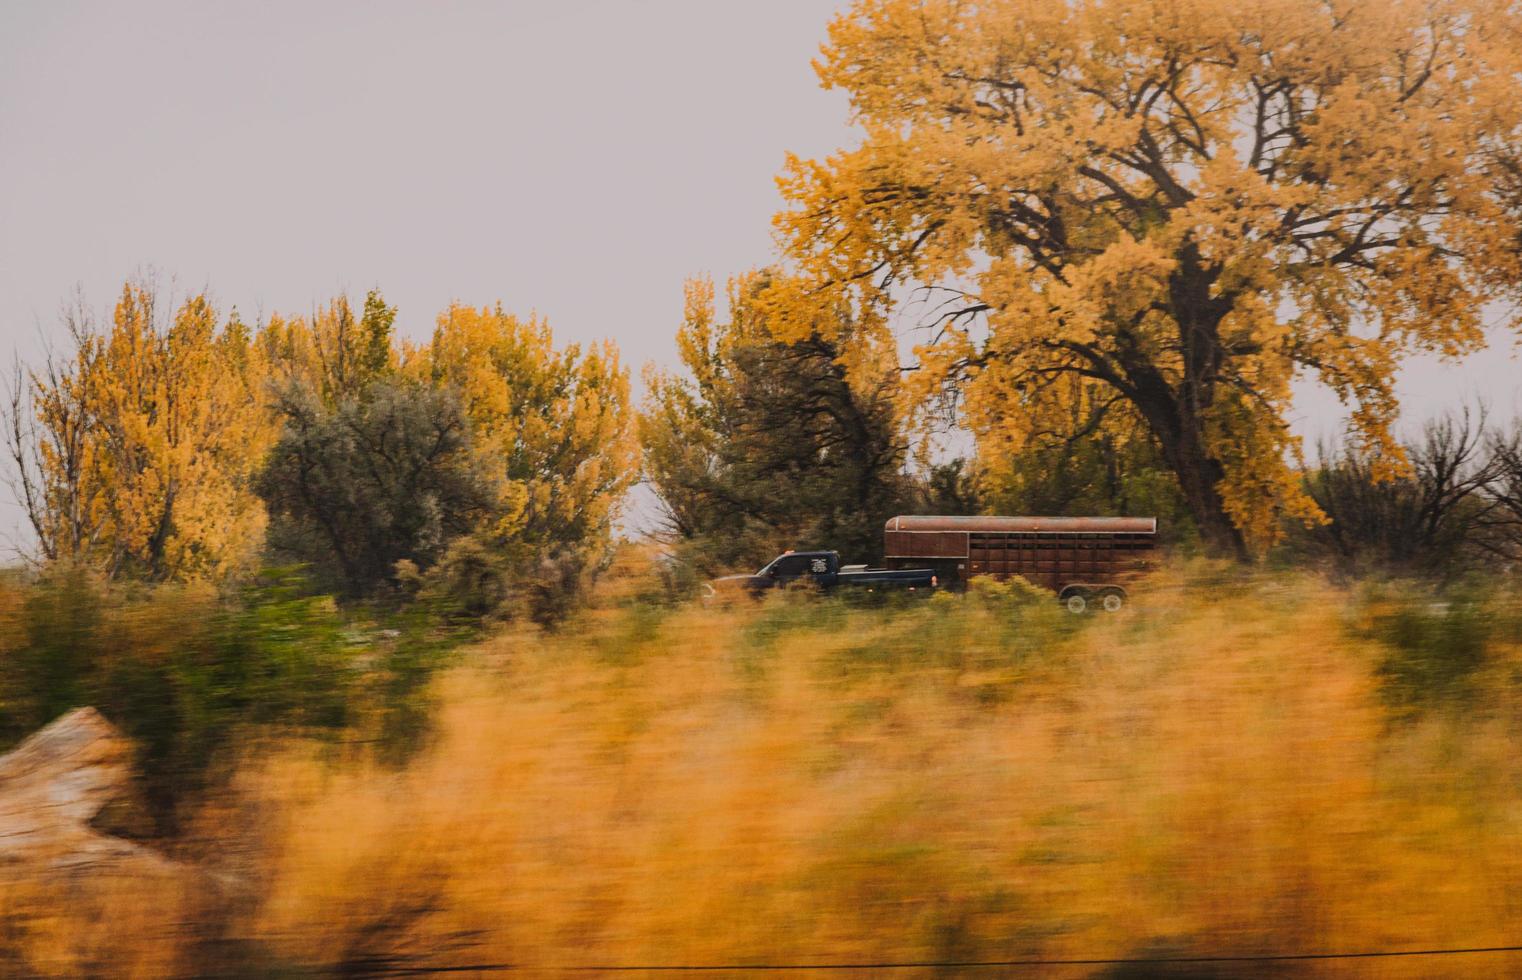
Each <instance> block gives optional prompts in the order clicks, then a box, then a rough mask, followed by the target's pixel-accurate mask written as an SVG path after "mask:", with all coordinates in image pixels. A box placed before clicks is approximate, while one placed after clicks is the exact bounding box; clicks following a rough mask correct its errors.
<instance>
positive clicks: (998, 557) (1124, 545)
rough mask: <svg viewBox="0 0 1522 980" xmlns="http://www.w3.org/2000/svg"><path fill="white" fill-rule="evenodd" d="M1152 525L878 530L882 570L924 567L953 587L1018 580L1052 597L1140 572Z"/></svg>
mask: <svg viewBox="0 0 1522 980" xmlns="http://www.w3.org/2000/svg"><path fill="white" fill-rule="evenodd" d="M1156 540H1157V519H1156V518H1153V517H950V516H946V517H942V516H924V515H915V516H900V517H894V518H890V519H889V520H888V522H887V525H886V526H885V527H884V534H883V545H884V547H883V550H884V557H885V558H886V560H887V564H888V566H889V567H890V568H895V567H899V568H902V567H906V566H907V565H908V564H910V563H912V562H916V561H917V562H921V563H923V562H924V561H925V560H927V559H930V560H932V561H933V562H934V563H935V565H936V567H937V568H939V569H941V570H942V571H943V573H944V574H945V575H947V576H949V577H951V578H953V579H956V580H962V581H965V580H966V579H969V578H972V577H973V576H976V575H990V576H993V577H995V578H1005V577H1007V576H1010V575H1020V576H1023V577H1024V578H1027V579H1029V580H1031V581H1033V582H1035V583H1037V584H1038V585H1043V586H1046V587H1047V588H1050V589H1053V590H1055V591H1058V592H1060V591H1061V590H1062V589H1063V588H1065V587H1067V586H1070V585H1074V584H1079V583H1082V584H1088V585H1104V584H1114V583H1116V582H1117V581H1119V580H1120V579H1123V578H1126V577H1129V575H1130V574H1131V573H1135V572H1138V571H1141V570H1143V569H1144V568H1145V567H1146V565H1147V559H1148V558H1150V556H1151V554H1152V552H1153V549H1154V548H1155V547H1156Z"/></svg>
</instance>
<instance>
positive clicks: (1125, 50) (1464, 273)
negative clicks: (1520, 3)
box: [776, 0, 1522, 553]
mask: <svg viewBox="0 0 1522 980" xmlns="http://www.w3.org/2000/svg"><path fill="white" fill-rule="evenodd" d="M1519 31H1522V13H1519V10H1518V8H1517V7H1516V6H1515V4H1509V3H1506V2H1503V0H1455V2H1443V3H1439V4H1436V5H1434V4H1432V3H1428V2H1425V0H1391V2H1387V3H1381V4H1378V5H1376V6H1373V7H1356V8H1348V9H1346V10H1344V9H1343V8H1342V7H1339V6H1337V5H1327V4H1324V3H1319V2H1316V0H1270V2H1266V3H1254V4H1248V5H1243V4H1239V3H1233V2H1228V0H1185V2H1183V3H1179V2H1175V0H1168V2H1163V0H1082V2H1078V3H1056V4H1054V3H1049V2H1044V0H994V2H990V3H978V4H964V3H952V2H942V0H858V2H856V3H854V4H853V5H852V6H851V7H850V9H848V10H847V11H845V12H843V13H842V14H840V15H839V16H838V17H837V18H836V20H835V21H834V23H833V24H832V25H831V27H830V42H829V44H828V45H827V46H826V47H825V48H824V50H823V55H822V57H821V59H820V60H819V61H818V62H817V63H816V68H817V70H818V72H819V75H820V78H821V80H822V82H823V83H824V85H825V86H826V87H840V88H842V89H844V90H845V91H846V92H847V94H848V95H849V96H850V99H851V105H852V109H853V111H854V114H855V118H856V120H857V122H858V123H859V124H860V125H861V127H862V129H863V130H864V133H865V138H864V140H863V141H862V142H861V144H860V145H859V146H858V147H856V148H854V149H848V150H843V151H841V152H838V153H836V154H834V155H832V156H830V157H829V158H827V159H825V160H823V161H805V160H800V159H797V158H792V159H790V160H789V162H788V165H787V169H786V171H785V172H784V174H783V176H782V177H781V178H779V184H780V186H781V189H782V191H783V193H784V195H785V196H786V197H787V198H788V200H789V201H790V204H791V206H790V208H789V209H788V210H786V211H784V212H783V213H781V214H779V215H778V216H777V219H776V225H777V229H778V231H779V233H780V235H781V238H782V240H783V242H784V245H785V246H786V247H787V249H788V250H789V252H790V254H791V255H792V256H793V258H794V259H795V260H797V262H798V264H799V267H800V271H801V272H802V273H803V275H802V277H801V279H800V281H799V286H798V289H799V290H800V291H802V292H809V291H811V290H818V289H821V288H823V289H827V290H837V291H838V290H844V291H846V292H847V293H848V294H849V295H850V296H851V297H852V299H853V300H854V302H855V303H856V305H857V307H858V308H859V310H860V311H861V314H862V318H861V322H862V323H863V324H865V325H868V326H871V325H873V324H882V323H885V322H886V321H887V319H888V317H889V316H890V315H891V313H892V311H893V308H894V307H895V305H896V303H897V301H898V296H899V295H900V294H901V293H900V292H897V291H896V287H897V286H898V285H899V284H901V283H904V282H906V281H907V282H911V283H913V282H919V283H926V284H939V285H946V286H952V287H956V288H957V289H958V290H960V299H959V301H958V302H955V303H953V304H952V305H951V306H950V307H949V308H947V309H946V310H944V311H942V313H941V314H940V315H938V318H937V320H936V323H937V326H938V327H939V328H940V329H939V330H938V333H937V336H936V339H935V341H934V342H933V343H931V344H930V345H928V346H927V347H926V348H925V349H923V350H922V351H921V357H922V364H921V367H922V371H921V373H920V376H919V378H917V379H916V381H917V383H918V385H919V387H920V389H921V391H926V390H929V389H933V388H934V387H936V386H938V385H943V384H944V385H950V386H953V387H956V388H958V389H960V393H961V394H962V395H964V396H965V408H966V411H967V418H968V421H969V423H970V424H971V425H972V427H973V428H974V430H975V431H976V432H977V433H978V434H979V436H980V437H981V442H980V447H981V450H982V451H983V452H984V453H986V454H990V455H997V454H998V453H999V452H1001V451H1003V450H1001V446H1008V445H1018V444H1019V443H1020V442H1021V441H1022V438H1023V436H1024V435H1025V434H1028V433H1030V432H1035V431H1041V430H1042V429H1043V428H1044V427H1045V426H1046V424H1047V423H1048V422H1049V421H1050V415H1049V414H1045V413H1043V412H1042V411H1041V410H1040V409H1039V401H1040V398H1041V397H1042V396H1040V395H1033V392H1038V391H1039V389H1041V388H1043V387H1045V386H1047V385H1049V384H1051V383H1053V382H1054V381H1055V380H1056V379H1059V378H1061V377H1063V376H1074V375H1076V376H1078V377H1081V378H1083V379H1085V380H1086V381H1088V382H1091V383H1092V384H1093V385H1095V386H1097V387H1099V388H1103V389H1107V390H1108V391H1110V392H1112V393H1114V394H1118V395H1120V396H1121V397H1122V399H1123V400H1124V401H1125V402H1126V403H1128V405H1129V411H1128V412H1122V413H1116V421H1117V422H1118V423H1119V424H1122V425H1132V424H1140V425H1141V426H1143V427H1144V428H1145V431H1146V432H1147V434H1148V435H1149V437H1150V438H1153V439H1155V440H1156V441H1157V442H1158V444H1159V448H1160V449H1161V451H1162V455H1163V457H1164V459H1165V460H1167V462H1168V463H1169V465H1170V467H1171V468H1172V469H1173V470H1174V472H1175V474H1176V475H1177V476H1178V478H1179V481H1180V485H1181V490H1182V491H1183V495H1184V497H1185V499H1186V500H1187V501H1188V503H1189V505H1190V508H1191V511H1192V512H1193V514H1194V516H1195V519H1196V521H1197V523H1199V524H1200V530H1201V532H1202V534H1203V535H1204V537H1205V539H1206V541H1207V542H1208V543H1209V544H1211V545H1213V546H1214V547H1216V548H1218V549H1220V550H1223V551H1233V552H1237V553H1242V552H1244V551H1249V550H1257V549H1260V548H1262V547H1263V546H1264V545H1266V544H1267V543H1269V542H1271V541H1272V540H1273V538H1274V537H1275V536H1276V534H1277V533H1278V530H1279V528H1280V526H1281V518H1282V517H1284V516H1295V517H1303V518H1311V519H1314V518H1315V517H1316V513H1315V508H1314V506H1313V505H1312V504H1311V502H1310V501H1309V500H1307V499H1306V498H1305V497H1304V495H1303V493H1302V491H1301V490H1300V488H1299V487H1298V485H1297V482H1296V481H1295V480H1294V479H1293V478H1292V476H1291V474H1290V473H1289V465H1290V463H1291V461H1292V460H1293V459H1294V458H1295V456H1296V455H1297V454H1298V451H1299V446H1298V441H1297V440H1296V439H1295V437H1294V436H1293V435H1292V434H1291V433H1290V432H1289V429H1288V426H1287V424H1286V421H1285V417H1286V412H1287V410H1288V408H1289V403H1290V384H1291V381H1292V380H1293V379H1294V378H1295V377H1296V376H1297V375H1300V374H1307V375H1311V376H1315V377H1317V378H1319V379H1320V380H1321V381H1322V382H1324V383H1325V384H1327V385H1329V386H1331V387H1332V388H1333V389H1334V390H1335V391H1336V393H1337V394H1338V395H1339V396H1340V397H1341V398H1342V399H1343V400H1344V401H1345V402H1346V403H1348V404H1349V405H1350V406H1351V407H1352V413H1351V426H1352V430H1353V434H1354V436H1355V438H1356V439H1357V440H1358V441H1360V442H1361V443H1362V444H1363V445H1364V446H1365V447H1366V448H1368V449H1369V450H1370V451H1371V452H1372V453H1374V454H1375V455H1376V456H1378V457H1380V458H1381V460H1382V465H1383V469H1384V472H1385V473H1387V474H1395V473H1398V472H1400V471H1401V470H1402V469H1403V468H1404V466H1405V465H1406V462H1405V460H1404V457H1403V455H1402V453H1401V451H1400V449H1399V447H1398V446H1397V445H1396V443H1395V441H1394V439H1393V438H1392V436H1391V433H1390V427H1391V424H1392V423H1393V421H1394V419H1395V417H1396V413H1397V411H1398V405H1397V402H1396V398H1395V394H1394V388H1393V379H1394V372H1395V368H1396V367H1397V366H1398V364H1399V362H1400V359H1401V358H1402V357H1403V356H1404V355H1405V354H1407V353H1409V352H1412V351H1418V350H1428V351H1438V352H1442V353H1444V354H1458V353H1462V352H1465V351H1470V350H1473V349H1475V348H1476V347H1477V346H1478V345H1479V344H1481V343H1482V342H1483V334H1482V331H1481V323H1480V317H1481V310H1482V309H1485V308H1487V304H1489V303H1491V302H1492V301H1495V300H1507V301H1510V303H1509V305H1507V306H1506V307H1505V312H1504V315H1505V316H1507V317H1509V320H1508V321H1507V322H1508V324H1509V325H1510V326H1513V327H1516V326H1518V325H1519V323H1522V321H1519V319H1518V317H1519V314H1518V313H1517V310H1518V309H1522V304H1518V303H1517V302H1516V301H1517V300H1518V299H1522V250H1518V249H1517V248H1516V242H1517V241H1518V237H1519V232H1522V226H1519V220H1518V219H1519V216H1522V206H1519V205H1522V195H1518V194H1517V193H1516V191H1517V188H1516V186H1515V185H1516V178H1515V174H1516V173H1518V172H1522V170H1519V167H1518V153H1517V150H1516V147H1517V146H1518V145H1519V137H1522V74H1519V72H1518V66H1519V63H1522V56H1519V52H1522V45H1519V44H1518V43H1517V38H1518V37H1519V36H1522V33H1519ZM942 295H944V294H942ZM974 324H979V325H980V326H979V329H978V331H977V332H974V330H973V326H974ZM1033 398H1035V399H1036V401H1037V403H1038V404H1037V407H1036V408H1032V407H1031V404H1032V399H1033ZM992 436H997V438H991V437H992ZM1012 436H1013V438H1011V437H1012ZM992 462H994V463H997V460H996V459H995V460H993V461H992Z"/></svg>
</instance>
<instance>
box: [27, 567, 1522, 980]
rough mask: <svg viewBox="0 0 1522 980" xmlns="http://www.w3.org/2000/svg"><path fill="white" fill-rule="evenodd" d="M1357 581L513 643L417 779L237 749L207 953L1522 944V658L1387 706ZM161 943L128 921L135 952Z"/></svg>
mask: <svg viewBox="0 0 1522 980" xmlns="http://www.w3.org/2000/svg"><path fill="white" fill-rule="evenodd" d="M1353 605H1354V604H1353V603H1352V601H1351V599H1350V597H1349V595H1348V594H1346V593H1344V592H1340V591H1335V590H1328V589H1326V588H1325V587H1324V586H1322V585H1320V584H1318V583H1315V582H1313V581H1310V580H1308V579H1298V578H1290V579H1284V578H1264V579H1261V580H1255V581H1250V582H1240V581H1238V582H1234V583H1226V584H1224V585H1221V586H1220V587H1219V588H1217V589H1215V590H1213V591H1208V590H1207V589H1206V586H1205V585H1203V584H1201V583H1200V582H1199V581H1193V582H1185V581H1184V580H1183V579H1182V578H1180V577H1178V576H1177V575H1175V576H1174V577H1172V578H1170V577H1168V576H1161V577H1159V579H1158V580H1157V581H1156V582H1155V583H1154V588H1153V590H1152V594H1151V595H1149V596H1145V597H1143V598H1142V599H1141V601H1139V602H1138V603H1137V604H1136V607H1135V608H1134V609H1132V610H1130V611H1128V612H1126V613H1124V614H1122V615H1120V616H1117V617H1111V618H1096V619H1092V620H1089V621H1083V622H1079V621H1076V620H1072V619H1068V618H1065V614H1062V613H1060V612H1059V611H1057V610H1051V609H1046V608H1029V607H1024V608H1017V607H1013V606H1010V605H1008V604H1004V603H1001V602H999V601H998V600H985V599H979V598H970V599H967V600H961V599H956V598H952V597H940V598H937V599H935V600H932V601H930V602H921V603H918V604H916V605H913V606H910V607H906V608H852V607H848V606H845V605H842V604H839V603H834V602H817V601H809V600H807V599H804V598H788V597H781V596H779V597H776V599H775V600H772V601H768V602H767V603H765V604H763V605H760V606H750V605H742V606H737V607H731V608H719V609H709V608H701V607H681V608H678V609H675V610H670V611H664V610H660V609H654V608H651V607H647V606H641V605H637V604H630V603H628V602H622V603H619V602H612V603H609V604H608V605H607V606H606V607H605V608H603V609H600V610H597V611H594V612H592V613H590V614H588V615H587V616H586V617H585V618H584V619H583V620H581V621H579V622H578V623H576V624H574V625H573V626H572V627H571V628H569V629H567V630H564V631H562V632H561V633H559V634H556V635H549V636H545V635H540V634H536V633H531V632H527V631H519V632H510V633H507V634H505V635H502V636H500V637H499V638H497V639H495V640H493V641H491V642H489V643H487V644H485V645H483V646H482V647H481V648H480V649H478V650H476V651H473V653H472V655H471V657H470V662H469V663H468V664H467V665H465V666H462V667H461V668H460V669H458V670H455V671H453V672H451V673H450V674H448V675H447V676H445V677H443V678H442V679H441V680H440V682H439V685H438V689H437V691H436V694H437V696H438V698H439V703H440V708H439V717H438V721H437V727H436V734H435V736H434V738H433V740H432V741H431V742H430V744H429V745H428V746H427V747H426V748H425V749H424V750H423V751H422V752H421V753H420V754H419V755H418V756H416V757H415V758H414V759H413V761H412V762H411V763H409V764H408V765H406V766H405V767H402V768H395V767H387V766H385V765H383V764H381V763H379V762H376V761H373V760H371V759H369V758H367V757H366V756H365V755H364V754H363V747H358V748H350V749H349V750H347V753H348V754H346V755H344V756H343V757H342V758H335V757H334V756H333V755H332V753H331V751H328V752H319V751H317V750H314V749H310V748H303V747H301V746H294V747H290V748H288V749H286V750H282V751H279V752H277V753H275V754H274V755H265V756H264V757H262V758H261V759H260V760H259V761H257V762H250V763H249V764H248V765H247V766H246V767H245V768H244V770H243V771H242V773H241V775H240V776H239V778H238V780H237V783H236V787H237V788H236V792H234V793H231V794H230V795H229V796H228V797H227V799H224V800H222V801H220V803H219V805H218V807H216V808H215V809H208V812H207V816H206V817H205V819H204V821H203V823H202V829H201V830H200V832H199V833H200V837H201V840H202V843H203V847H204V846H206V845H207V844H209V845H210V847H209V850H210V852H212V853H215V852H216V850H217V848H218V847H219V846H221V847H236V848H238V849H237V850H234V851H231V852H228V853H230V854H231V855H232V856H231V857H229V858H227V860H226V861H225V862H224V863H225V865H226V868H227V869H229V870H235V871H236V873H237V874H238V875H240V876H241V880H242V881H243V883H244V884H243V887H245V888H246V890H247V892H248V894H249V896H250V897H249V898H248V899H247V900H246V901H243V902H241V903H238V904H237V905H236V907H235V908H234V909H233V910H232V911H230V912H226V913H225V921H222V922H220V923H219V924H218V925H217V927H216V928H217V931H218V933H219V934H220V935H223V936H230V937H235V938H236V940H237V943H236V944H233V945H226V944H224V945H223V946H221V947H218V948H219V949H221V950H222V955H224V956H226V955H232V956H234V957H237V958H246V959H247V960H249V961H255V962H258V963H262V964H264V965H265V968H267V969H268V970H269V971H271V972H273V971H276V970H278V969H282V968H302V969H314V970H319V971H334V970H339V969H343V968H344V967H345V965H347V967H348V968H350V969H355V968H363V967H366V966H368V967H375V966H377V965H383V964H393V965H395V964H403V963H405V964H409V965H419V964H435V965H446V964H465V963H489V962H511V963H517V964H529V965H539V966H543V967H556V966H587V965H599V964H650V963H658V964H702V963H737V962H742V963H743V962H767V963H778V962H792V963H807V962H844V961H856V962H861V961H874V962H881V961H905V960H913V961H926V960H964V961H965V960H984V959H1010V958H1027V957H1030V958H1035V957H1041V958H1056V959H1093V958H1112V957H1128V956H1147V955H1185V956H1199V955H1213V954H1226V955H1234V954H1255V953H1294V952H1319V951H1327V950H1374V949H1400V948H1426V947H1442V946H1488V945H1496V944H1516V943H1519V942H1522V927H1519V925H1518V923H1519V922H1522V847H1519V846H1518V841H1519V840H1522V726H1519V725H1518V721H1519V714H1518V709H1517V707H1516V705H1517V701H1516V699H1517V698H1518V696H1519V694H1522V655H1519V651H1518V649H1517V646H1516V645H1515V644H1514V643H1513V644H1510V645H1508V644H1506V643H1501V642H1497V643H1495V644H1493V645H1492V648H1491V650H1490V651H1489V657H1488V660H1487V662H1486V664H1485V665H1484V666H1483V667H1482V668H1481V672H1480V674H1479V675H1478V677H1477V678H1476V679H1475V680H1474V683H1473V685H1472V688H1471V693H1470V695H1469V696H1467V697H1466V699H1465V700H1463V701H1462V702H1461V703H1460V702H1455V703H1445V704H1439V705H1435V706H1433V708H1432V709H1431V710H1429V711H1425V712H1422V713H1420V714H1418V715H1414V716H1410V717H1405V718H1401V719H1397V718H1396V717H1395V716H1394V715H1393V714H1392V712H1391V711H1390V710H1388V709H1387V708H1386V706H1385V703H1384V701H1382V699H1381V696H1380V690H1379V683H1380V673H1379V664H1380V662H1381V658H1382V657H1383V656H1384V655H1385V654H1384V647H1383V645H1382V644H1381V643H1379V642H1377V641H1375V640H1372V639H1359V638H1358V636H1359V635H1360V631H1359V629H1358V623H1356V622H1354V621H1353V619H1354V618H1355V617H1353V616H1352V615H1351V614H1350V612H1349V610H1350V609H1351V608H1353ZM229 800H232V801H235V802H228V801H229ZM125 904H126V905H129V906H130V905H131V904H132V903H131V902H130V901H128V902H125ZM129 921H130V920H129ZM194 925H195V923H193V922H191V923H187V929H186V930H181V931H180V932H179V933H175V932H174V931H173V930H170V931H169V932H168V935H170V936H174V935H178V936H179V937H180V938H179V939H178V940H175V939H165V940H163V941H164V942H166V943H172V942H179V943H180V945H181V946H182V947H183V946H184V938H183V937H184V936H185V935H188V934H193V933H194V932H195V930H194V929H193V928H190V927H193V926H194ZM129 928H130V926H129ZM164 934H165V933H164V931H163V930H161V931H160V932H159V933H157V934H156V935H164ZM154 941H155V940H154V939H153V938H152V936H151V935H150V934H149V933H148V932H147V931H139V933H138V934H137V935H135V936H132V937H131V938H130V940H128V941H127V942H126V945H127V946H129V947H131V948H134V949H137V950H138V953H137V954H136V955H139V956H141V957H142V958H143V959H142V963H143V964H144V965H143V966H142V968H141V969H139V970H138V972H140V973H142V974H144V975H150V974H153V973H155V972H157V967H158V966H159V965H161V964H162V963H163V962H164V961H165V960H164V957H166V956H168V954H165V953H162V952H159V953H152V952H151V951H144V950H143V949H142V948H141V947H145V946H147V947H151V946H153V944H154ZM228 950H232V951H233V952H232V953H231V954H229V953H228V952H227V951H228ZM58 955H61V954H58V953H57V952H56V951H55V952H54V955H53V957H52V958H54V959H56V957H57V956H58ZM155 957H158V958H155ZM179 962H181V963H184V962H187V961H186V960H183V959H182V960H180V961H179ZM1100 969H1101V968H1099V967H1073V968H1066V969H1060V970H1059V969H1052V970H1047V971H1043V972H1042V973H1041V975H1042V976H1087V975H1092V974H1094V973H1096V972H1098V971H1099V970H1100ZM63 972H68V971H63ZM530 972H531V971H530ZM934 972H935V971H933V970H929V969H926V970H923V971H906V972H903V973H895V974H893V975H906V976H912V975H916V973H919V974H923V975H931V974H933V973H934ZM1246 972H1247V968H1245V967H1242V966H1240V965H1238V966H1235V967H1233V968H1231V970H1230V973H1231V974H1232V975H1242V974H1243V973H1246ZM1294 972H1295V973H1297V974H1301V973H1307V972H1315V973H1316V974H1318V975H1325V976H1368V975H1377V976H1391V977H1427V976H1476V975H1500V974H1505V973H1508V972H1510V973H1513V974H1515V973H1518V972H1522V956H1518V955H1516V954H1510V955H1509V956H1508V955H1492V956H1476V957H1451V958H1444V959H1427V958H1422V959H1411V960H1394V959H1391V960H1353V961H1325V962H1317V963H1300V964H1296V965H1295V967H1294Z"/></svg>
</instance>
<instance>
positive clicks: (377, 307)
mask: <svg viewBox="0 0 1522 980" xmlns="http://www.w3.org/2000/svg"><path fill="white" fill-rule="evenodd" d="M395 324H396V308H395V307H393V306H388V305H386V301H385V298H384V297H382V296H381V293H380V290H378V289H372V290H370V292H369V293H368V294H366V296H365V303H364V306H363V308H362V309H361V311H360V314H359V316H357V317H356V316H355V315H354V307H353V305H352V304H351V303H350V302H349V298H348V297H347V296H339V297H337V298H335V299H332V300H330V301H328V304H327V305H326V306H324V307H320V308H318V309H316V310H314V311H313V312H312V313H311V315H310V316H304V317H303V316H290V317H287V316H280V315H278V314H277V315H275V316H272V317H271V318H270V320H269V322H268V323H266V324H265V325H264V327H263V328H262V329H261V330H260V331H259V333H258V336H257V337H256V338H255V346H256V347H257V349H258V354H259V357H260V358H261V359H262V360H263V362H264V363H265V364H266V365H267V366H268V367H267V369H268V372H269V374H270V377H271V380H272V381H273V382H274V383H275V384H277V385H281V386H290V385H292V384H296V385H300V386H302V387H304V388H306V389H307V390H310V391H312V392H314V393H315V394H317V396H318V397H320V398H321V399H322V400H324V401H325V402H327V403H329V404H332V403H333V402H335V401H337V400H338V399H339V398H340V397H342V396H343V395H346V394H353V393H355V392H357V391H359V390H360V389H362V388H364V386H365V385H367V384H369V383H370V382H371V381H373V380H375V379H376V378H378V377H380V376H382V375H384V374H386V373H388V372H390V371H393V370H395V369H396V367H397V366H398V363H399V352H398V349H397V345H396V342H395V337H394V336H393V333H394V328H395Z"/></svg>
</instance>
